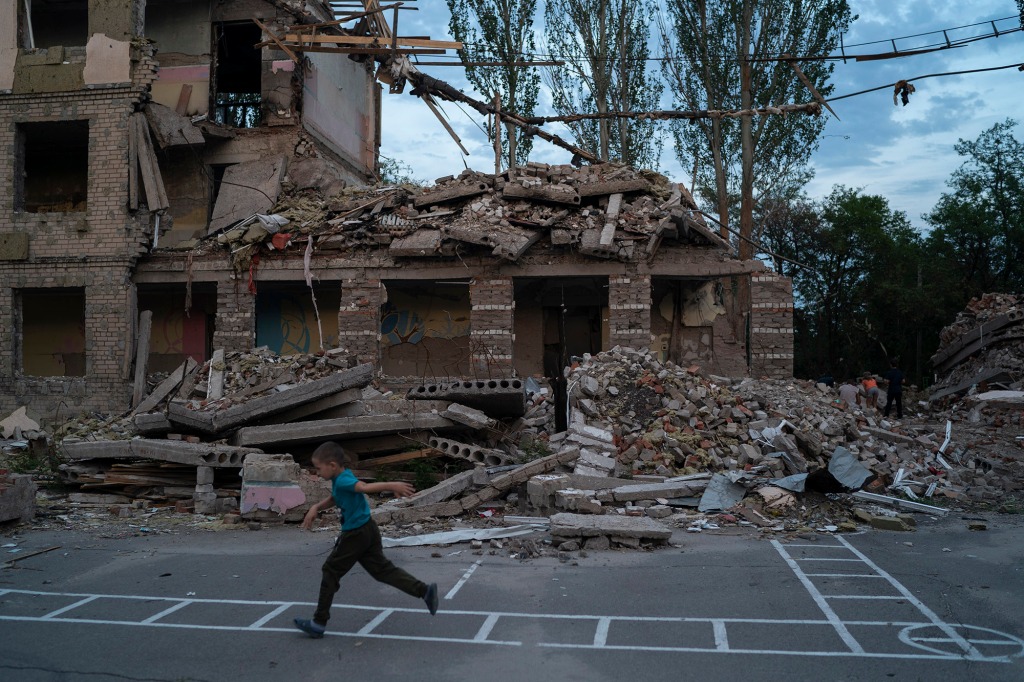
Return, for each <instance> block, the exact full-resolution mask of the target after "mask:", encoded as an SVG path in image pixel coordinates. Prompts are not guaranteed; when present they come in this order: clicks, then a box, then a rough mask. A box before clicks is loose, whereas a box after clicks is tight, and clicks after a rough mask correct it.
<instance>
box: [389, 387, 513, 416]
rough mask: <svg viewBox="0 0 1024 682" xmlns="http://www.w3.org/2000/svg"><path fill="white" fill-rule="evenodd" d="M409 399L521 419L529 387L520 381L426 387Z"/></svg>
mask: <svg viewBox="0 0 1024 682" xmlns="http://www.w3.org/2000/svg"><path fill="white" fill-rule="evenodd" d="M406 398H409V399H410V400H449V401H451V402H453V403H459V404H461V405H466V406H468V407H473V408H476V409H478V410H482V411H483V412H485V413H486V414H487V415H489V416H492V417H499V418H506V417H522V416H523V415H524V414H525V413H526V384H525V383H524V382H523V381H521V380H519V379H488V380H478V381H454V382H450V383H444V384H425V385H423V386H416V387H415V388H413V389H411V390H410V391H409V393H408V394H407V395H406Z"/></svg>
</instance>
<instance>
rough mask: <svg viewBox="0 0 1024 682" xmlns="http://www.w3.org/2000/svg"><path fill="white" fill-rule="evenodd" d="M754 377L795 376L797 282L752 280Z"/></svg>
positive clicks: (767, 278)
mask: <svg viewBox="0 0 1024 682" xmlns="http://www.w3.org/2000/svg"><path fill="white" fill-rule="evenodd" d="M750 374H751V375H752V376H755V377H770V378H776V379H788V378H790V377H792V376H793V282H792V280H790V279H789V278H788V277H780V276H779V275H776V274H774V273H764V274H755V275H753V276H752V277H751V278H750Z"/></svg>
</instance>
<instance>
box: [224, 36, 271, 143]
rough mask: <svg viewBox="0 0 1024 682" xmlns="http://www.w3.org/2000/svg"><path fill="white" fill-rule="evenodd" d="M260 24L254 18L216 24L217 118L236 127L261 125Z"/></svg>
mask: <svg viewBox="0 0 1024 682" xmlns="http://www.w3.org/2000/svg"><path fill="white" fill-rule="evenodd" d="M260 40H261V32H260V27H259V26H257V25H256V24H254V23H253V22H251V21H246V22H239V23H218V24H215V25H214V43H215V54H216V55H217V56H216V60H215V62H214V76H213V79H214V102H213V109H214V119H215V120H216V121H217V122H218V123H223V124H224V125H229V126H234V127H235V128H255V127H256V126H258V125H259V124H260V119H261V108H260V104H261V102H262V99H263V98H262V96H261V94H260V92H261V90H260V69H261V66H262V58H261V51H260V49H259V48H256V47H253V45H255V44H256V43H258V42H260Z"/></svg>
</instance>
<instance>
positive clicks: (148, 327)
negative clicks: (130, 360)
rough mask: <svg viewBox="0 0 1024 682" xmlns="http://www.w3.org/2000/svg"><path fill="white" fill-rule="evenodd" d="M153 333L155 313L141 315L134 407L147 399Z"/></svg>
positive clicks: (146, 311)
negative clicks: (147, 377) (150, 341)
mask: <svg viewBox="0 0 1024 682" xmlns="http://www.w3.org/2000/svg"><path fill="white" fill-rule="evenodd" d="M152 331H153V311H151V310H143V311H142V312H141V313H139V336H138V339H137V341H136V345H135V385H134V387H133V389H132V407H133V408H135V407H138V406H139V403H141V402H142V398H143V397H145V392H146V374H147V371H148V369H149V339H150V336H151V335H152Z"/></svg>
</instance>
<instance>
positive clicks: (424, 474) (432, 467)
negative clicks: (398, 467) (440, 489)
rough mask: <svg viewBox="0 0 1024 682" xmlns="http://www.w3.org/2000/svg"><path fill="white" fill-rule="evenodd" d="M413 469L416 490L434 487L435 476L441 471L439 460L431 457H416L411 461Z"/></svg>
mask: <svg viewBox="0 0 1024 682" xmlns="http://www.w3.org/2000/svg"><path fill="white" fill-rule="evenodd" d="M409 470H410V471H412V475H413V479H412V485H413V487H414V488H416V490H426V489H427V488H432V487H434V476H435V475H436V474H438V473H439V472H440V469H439V468H438V465H437V462H435V461H433V460H429V459H416V460H413V461H412V462H410V463H409Z"/></svg>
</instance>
